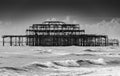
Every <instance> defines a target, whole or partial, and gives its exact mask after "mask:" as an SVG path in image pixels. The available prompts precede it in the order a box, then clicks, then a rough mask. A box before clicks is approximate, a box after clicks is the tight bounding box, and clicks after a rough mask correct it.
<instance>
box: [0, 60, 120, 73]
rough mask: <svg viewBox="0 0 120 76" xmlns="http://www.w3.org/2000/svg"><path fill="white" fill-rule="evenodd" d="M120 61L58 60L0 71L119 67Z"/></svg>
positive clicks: (5, 68)
mask: <svg viewBox="0 0 120 76" xmlns="http://www.w3.org/2000/svg"><path fill="white" fill-rule="evenodd" d="M119 64H120V61H118V60H112V61H105V60H104V59H102V58H99V59H94V60H93V59H88V60H82V59H81V60H59V61H48V62H44V63H42V62H32V63H30V64H27V65H24V66H22V67H20V68H19V67H18V68H17V67H0V70H5V71H13V72H17V73H18V72H30V71H45V70H46V71H55V70H56V71H57V70H58V71H70V70H71V69H72V68H81V67H83V68H84V67H93V66H94V67H96V66H103V67H105V66H109V65H113V66H114V65H119Z"/></svg>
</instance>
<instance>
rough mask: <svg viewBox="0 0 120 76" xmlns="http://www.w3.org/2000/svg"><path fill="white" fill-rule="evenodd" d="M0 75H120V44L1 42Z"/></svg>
mask: <svg viewBox="0 0 120 76" xmlns="http://www.w3.org/2000/svg"><path fill="white" fill-rule="evenodd" d="M0 76H120V47H116V46H109V47H80V46H69V47H29V46H21V47H19V46H12V47H10V46H4V47H3V46H0Z"/></svg>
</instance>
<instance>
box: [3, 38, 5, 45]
mask: <svg viewBox="0 0 120 76" xmlns="http://www.w3.org/2000/svg"><path fill="white" fill-rule="evenodd" d="M4 43H5V41H4V37H3V46H4Z"/></svg>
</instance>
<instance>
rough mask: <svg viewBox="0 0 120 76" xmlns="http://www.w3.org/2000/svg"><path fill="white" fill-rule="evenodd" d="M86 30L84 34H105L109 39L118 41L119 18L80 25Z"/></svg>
mask: <svg viewBox="0 0 120 76" xmlns="http://www.w3.org/2000/svg"><path fill="white" fill-rule="evenodd" d="M82 27H83V28H84V29H85V30H86V33H92V34H106V35H108V36H109V37H110V38H119V39H120V34H119V32H120V18H113V19H111V20H110V21H105V20H103V21H101V22H99V23H96V24H91V25H90V24H86V25H82Z"/></svg>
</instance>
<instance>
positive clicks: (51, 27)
mask: <svg viewBox="0 0 120 76" xmlns="http://www.w3.org/2000/svg"><path fill="white" fill-rule="evenodd" d="M2 38H3V46H4V45H5V43H9V44H10V46H13V45H14V46H23V45H27V46H108V36H107V35H96V34H85V30H83V29H81V28H80V26H79V24H66V23H64V22H62V21H45V22H43V23H42V24H33V25H32V26H29V28H28V29H26V35H3V36H2ZM5 39H8V40H9V41H8V42H6V41H5Z"/></svg>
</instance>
